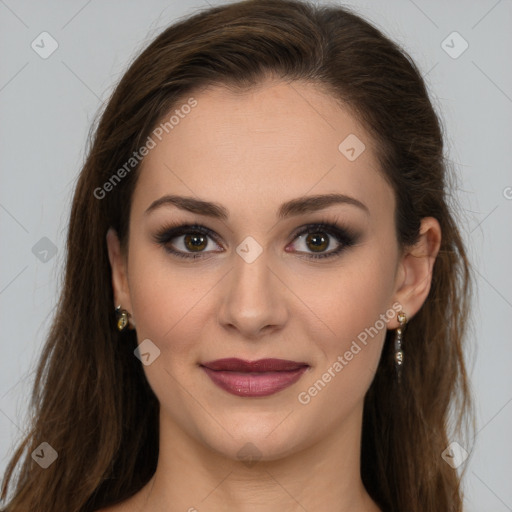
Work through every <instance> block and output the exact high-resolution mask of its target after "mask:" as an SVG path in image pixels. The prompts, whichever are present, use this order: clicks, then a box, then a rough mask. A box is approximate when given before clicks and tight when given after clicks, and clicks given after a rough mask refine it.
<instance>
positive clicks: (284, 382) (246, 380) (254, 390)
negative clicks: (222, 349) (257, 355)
mask: <svg viewBox="0 0 512 512" xmlns="http://www.w3.org/2000/svg"><path fill="white" fill-rule="evenodd" d="M201 368H202V369H203V371H204V372H205V373H206V375H208V377H210V379H211V380H212V382H213V383H214V384H216V385H217V386H218V387H220V388H221V389H223V390H224V391H227V392H228V393H231V394H233V395H236V396H245V397H258V396H269V395H273V394H274V393H277V392H278V391H281V390H283V389H285V388H287V387H289V386H291V385H292V384H294V383H295V382H297V381H298V380H299V379H300V378H301V376H302V375H303V373H304V372H305V371H306V370H307V369H308V368H309V365H308V364H307V363H304V362H297V361H288V360H285V359H258V360H256V361H245V360H243V359H237V358H227V359H216V360H215V361H208V362H206V363H202V364H201Z"/></svg>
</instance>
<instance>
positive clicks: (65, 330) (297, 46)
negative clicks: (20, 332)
mask: <svg viewBox="0 0 512 512" xmlns="http://www.w3.org/2000/svg"><path fill="white" fill-rule="evenodd" d="M268 75H272V76H275V77H278V78H280V79H282V80H285V81H289V82H292V81H294V80H302V81H307V82H309V83H312V84H316V85H317V86H318V88H319V89H321V90H323V91H325V92H327V93H328V94H330V95H331V96H332V97H334V98H336V99H337V100H339V102H340V105H344V106H345V107H346V108H349V109H350V111H351V112H352V113H353V114H354V115H355V117H356V118H357V120H358V121H359V122H360V123H362V125H363V126H364V127H365V129H366V131H367V133H368V134H369V136H370V137H372V139H373V140H374V141H375V145H376V148H377V150H376V151H377V155H376V156H377V158H378V161H379V164H380V169H379V171H380V172H382V174H383V176H384V177H385V178H386V179H387V181H388V183H389V184H390V185H391V187H392V189H393V191H394V194H395V197H396V205H397V206H396V211H395V224H396V236H397V243H398V244H399V246H400V247H401V248H405V247H407V246H408V245H410V244H413V243H414V242H415V241H416V240H417V237H418V232H419V227H420V221H421V219H422V218H423V217H427V216H432V217H435V218H436V219H437V220H438V221H439V223H440V226H441V230H442V241H441V247H440V251H439V254H438V256H437V258H436V261H435V264H434V267H433V275H432V284H431V289H430V292H429V295H428V297H427V299H426V301H425V303H424V305H423V306H422V308H421V309H420V310H419V311H418V313H417V314H416V315H415V316H414V317H413V318H412V319H411V321H410V322H409V323H408V325H407V329H406V330H405V333H404V350H405V352H406V361H405V364H404V367H403V372H402V381H401V384H400V386H399V384H398V383H397V380H396V378H395V374H394V367H393V332H392V331H388V332H387V333H386V339H385V343H384V347H383V351H382V357H381V359H380V362H379V366H378V368H377V371H376V375H375V378H374V380H373V382H372V384H371V386H370V388H369V390H368V392H367V394H366V396H365V403H364V414H363V426H362V446H361V477H362V480H363V483H364V485H365V487H366V489H367V491H368V493H369V494H370V495H371V497H372V498H373V499H374V500H375V501H376V503H377V504H378V505H379V506H380V507H381V508H382V510H383V511H385V512H388V511H389V512H391V511H393V512H398V511H399V512H420V511H421V512H440V511H442V512H460V511H461V510H462V502H463V496H462V485H461V478H462V477H461V475H460V474H458V473H457V472H456V471H455V470H454V469H452V467H451V466H450V465H448V464H447V463H446V462H445V461H444V460H443V458H442V457H441V454H442V452H443V450H444V449H445V448H446V447H447V446H448V445H449V443H450V442H451V441H452V440H453V439H454V438H453V437H450V436H451V435H452V434H453V433H455V434H456V433H462V432H463V431H466V429H467V428H468V426H470V425H472V426H473V428H474V420H473V414H472V411H473V402H472V399H471V394H470V388H469V384H468V377H467V370H466V367H467V363H465V354H466V350H465V348H464V343H465V342H464V340H465V338H466V333H467V327H468V321H469V318H470V317H469V311H470V296H471V284H472V282H473V277H472V273H471V268H470V264H469V261H468V258H467V254H466V250H465V247H464V243H463V241H462V238H461V234H460V230H459V228H458V222H457V220H456V219H457V215H456V213H457V212H456V209H455V207H456V203H454V202H453V193H452V192H453V190H452V188H451V186H452V181H453V180H452V179H451V178H452V177H453V170H452V169H451V168H450V166H449V165H448V163H447V159H446V156H445V155H444V145H443V133H442V129H441V123H440V120H439V118H438V115H437V114H436V112H435V110H434V108H433V105H432V102H431V100H430V99H429V95H428V92H427V90H426V86H425V83H424V80H423V78H422V76H421V74H420V72H419V70H418V69H417V67H416V65H415V64H414V62H413V61H412V60H411V58H410V57H409V56H408V55H407V54H406V52H405V51H404V50H402V49H401V48H399V47H398V46H397V45H396V44H395V43H394V42H392V41H390V39H388V37H386V36H385V35H384V34H383V33H382V32H381V31H380V30H379V29H377V28H376V27H374V26H373V25H371V24H370V23H368V22H367V21H365V20H364V19H362V18H361V17H359V16H358V15H356V14H355V13H353V12H351V11H350V10H348V9H347V8H344V7H340V6H334V5H327V4H325V5H313V4H311V3H306V2H303V1H299V0H297V1H296V0H256V1H255V0H246V1H240V2H236V3H231V4H226V5H221V6H215V7H212V8H208V9H207V10H203V11H199V12H196V13H194V14H193V15H191V16H189V17H186V18H184V19H180V20H178V21H177V22H175V23H174V24H173V25H171V26H169V27H168V28H166V29H165V30H164V31H163V32H162V33H161V34H160V35H158V36H157V37H156V38H155V39H154V41H152V42H151V43H150V44H149V45H148V46H147V48H146V49H145V50H144V51H143V52H142V53H141V54H140V56H138V57H137V58H136V59H135V60H134V61H133V63H132V64H131V65H130V67H129V69H128V71H127V72H126V73H125V74H124V76H123V77H122V79H121V80H120V82H119V84H118V85H117V87H116V88H115V90H114V91H113V93H112V95H111V97H110V100H109V101H108V103H107V104H106V106H105V108H104V110H103V113H102V114H101V117H100V118H99V122H98V123H96V126H95V127H94V128H93V129H94V131H93V132H91V133H92V136H91V138H90V144H89V146H88V153H87V158H86V160H85V163H84V165H83V168H82V170H81V173H80V176H79V178H78V181H77V185H76V189H75V192H74V197H73V203H72V207H71V215H70V219H69V226H68V233H67V243H66V261H65V269H64V275H63V282H62V290H61V294H60V297H59V302H58V305H57V309H56V313H55V317H54V319H53V323H52V325H51V328H50V330H49V332H48V335H47V339H46V343H45V346H44V348H43V350H42V354H41V359H40V362H39V364H38V367H37V372H36V377H35V383H34V388H33V393H32V400H31V408H30V412H31V414H30V417H31V420H30V425H29V427H28V430H27V432H28V434H27V435H26V437H24V438H23V439H22V441H21V442H20V444H19V446H18V447H17V449H16V451H15V453H14V455H13V457H12V459H11V460H10V462H9V464H8V467H7V471H6V474H5V477H4V479H3V483H2V494H1V497H2V500H3V502H4V504H5V507H6V508H4V511H6V512H28V511H37V512H55V511H63V512H64V511H65V512H93V511H95V510H97V509H98V508H102V507H105V506H108V505H112V504H115V503H118V502H120V501H122V500H125V499H127V498H129V497H130V496H132V495H133V494H135V493H136V492H137V491H139V490H140V489H141V488H142V487H143V486H144V485H145V484H146V483H147V482H148V481H149V479H150V478H151V476H152V475H153V473H154V472H155V469H156V464H157V457H158V434H159V425H158V415H159V403H158V400H157V398H156V396H155V395H154V393H153V391H152V390H151V388H150V386H149V384H148V382H147V380H146V377H145V374H144V372H143V370H142V365H141V364H140V361H139V360H138V359H137V358H136V357H134V354H133V351H134V349H135V348H136V346H137V340H136V331H134V330H131V331H128V332H123V333H120V332H118V331H117V329H116V319H115V315H114V308H113V300H114V299H113V291H112V284H111V283H112V281H111V268H110V264H109V259H108V253H107V246H106V241H105V236H106V233H107V230H108V229H109V227H113V228H115V229H116V231H117V233H118V235H119V237H120V240H121V243H122V248H123V250H124V251H126V249H127V236H128V222H129V213H130V205H131V198H132V194H133V190H134V187H135V184H136V181H137V176H138V171H139V167H140V164H138V165H137V166H135V167H134V168H133V170H131V171H130V172H129V173H126V176H123V179H122V180H119V182H118V183H117V182H116V183H115V186H113V187H111V188H112V190H110V191H109V192H108V193H106V194H103V196H104V197H100V198H99V197H98V193H97V192H96V193H95V191H97V190H99V189H101V188H102V187H104V184H105V183H107V182H108V181H109V179H111V177H112V175H113V174H114V173H116V171H117V170H118V169H120V168H122V166H123V165H124V164H125V163H126V162H127V161H128V160H129V159H130V157H131V156H132V155H133V153H134V152H136V151H138V150H139V148H140V147H141V146H143V145H144V143H145V141H146V140H147V138H148V136H149V135H150V133H151V132H152V130H153V129H154V128H155V126H158V123H159V122H161V120H162V119H165V118H166V116H167V117H168V116H169V112H171V111H172V109H173V108H175V107H176V106H177V105H178V104H179V102H180V101H182V100H183V98H186V97H189V96H190V95H191V93H192V92H193V91H197V90H200V89H201V88H203V87H206V86H209V85H223V86H226V87H229V88H230V89H232V90H235V91H236V90H240V91H244V90H247V89H249V88H251V87H253V86H255V85H258V83H260V82H261V80H262V79H263V77H265V76H268ZM469 419H472V420H473V421H469ZM455 434H453V435H455ZM461 435H462V434H461ZM456 439H458V438H456ZM43 441H44V442H47V443H49V444H50V445H51V446H52V447H53V448H54V449H55V450H56V452H57V453H58V458H57V460H56V461H55V462H54V463H53V464H52V465H51V466H50V467H48V468H47V469H42V468H41V467H40V466H39V465H38V464H36V463H35V462H34V460H33V459H32V457H31V453H32V452H33V451H34V450H35V449H36V447H38V446H39V445H40V443H41V442H43Z"/></svg>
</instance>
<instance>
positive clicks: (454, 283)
mask: <svg viewBox="0 0 512 512" xmlns="http://www.w3.org/2000/svg"><path fill="white" fill-rule="evenodd" d="M446 181H447V169H446V165H445V161H444V159H443V140H442V135H441V130H440V125H439V121H438V118H437V116H436V114H435V112H434V110H433V108H432V105H431V103H430V101H429V98H428V94H427V92H426V89H425V85H424V82H423V80H422V78H421V76H420V74H419V72H418V70H417V68H416V67H415V65H414V64H413V63H412V62H411V60H410V58H409V57H408V56H407V55H405V53H404V52H403V51H402V50H400V49H399V48H398V47H397V46H396V45H395V44H394V43H392V42H391V41H389V40H388V39H387V38H386V37H385V36H384V35H383V34H382V33H380V32H379V31H378V30H376V29H375V28H374V27H373V26H371V25H370V24H368V23H367V22H366V21H364V20H362V19H361V18H359V17H358V16H356V15H354V14H352V13H350V12H349V11H347V10H346V9H343V8H340V7H334V6H330V7H328V6H323V7H321V6H317V7H315V6H312V5H309V4H306V3H301V2H298V1H292V0H279V1H276V0H263V1H261V0H258V1H244V2H239V3H233V4H230V5H225V6H220V7H214V8H211V9H209V10H207V11H205V12H202V13H199V14H197V15H194V16H192V17H190V18H189V19H185V20H183V21H180V22H179V23H176V24H175V25H173V26H171V27H169V28H168V29H167V30H165V31H164V32H163V33H162V34H161V35H159V36H158V37H157V38H156V40H155V41H154V42H152V43H151V44H150V45H149V47H148V48H147V49H146V50H145V51H144V52H143V53H142V54H141V55H140V57H138V59H136V60H135V62H134V63H133V64H132V65H131V67H130V69H129V70H128V71H127V73H126V74H125V76H124V77H123V79H122V80H121V82H120V83H119V85H118V87H117V89H116V90H115V92H114V94H113V96H112V98H111V99H110V101H109V103H108V105H107V106H106V109H105V111H104V113H103V115H102V118H101V121H100V123H99V126H98V128H97V131H96V135H95V137H94V141H93V144H92V147H91V150H90V153H89V156H88V159H87V161H86V163H85V166H84V168H83V170H82V172H81V175H80V178H79V181H78V184H77V188H76V192H75V196H74V201H73V206H72V211H71V218H70V225H69V235H68V242H67V261H66V274H65V283H64V287H63V290H62V295H61V299H60V303H59V308H58V312H57V314H56V317H55V320H54V323H53V326H52V328H51V331H50V333H49V336H48V341H47V345H46V347H45V350H44V354H43V358H42V361H41V363H40V365H39V368H38V373H37V378H36V384H35V389H34V397H33V400H34V420H33V425H32V428H31V430H30V435H29V436H28V437H27V438H26V439H25V440H24V442H23V443H22V445H21V446H20V447H19V448H18V450H17V451H16V453H15V455H14V457H13V459H12V461H11V462H10V465H9V467H8V471H7V474H6V477H5V479H4V483H3V489H2V492H3V494H2V496H3V498H4V499H6V498H7V493H8V491H12V496H11V498H10V501H9V502H8V503H7V505H6V508H5V509H4V510H6V511H8V512H21V511H26V510H38V511H41V512H46V511H48V512H49V511H55V510H62V511H64V510H65V511H68V512H75V511H76V512H79V511H80V512H85V511H88V512H89V511H99V510H101V511H102V512H129V511H135V510H137V511H139V510H145V511H155V512H160V511H164V510H165V511H175V510H176V511H177V510H189V511H194V510H229V511H231V510H237V511H249V510H250V511H284V510H286V511H288V510H289V511H292V510H293V511H295V510H309V511H314V510H315V511H316V510H322V511H323V510H344V511H345V510H357V511H361V512H362V511H364V512H370V511H371V512H376V511H382V512H383V511H409V512H418V511H420V510H421V511H422V512H427V511H428V512H434V511H435V512H439V511H440V510H442V511H461V510H462V493H461V489H460V485H459V484H460V476H459V474H458V473H457V470H456V469H454V468H453V467H452V465H450V464H448V463H447V462H446V461H445V459H446V457H443V456H442V454H443V453H444V452H445V450H446V449H447V447H448V446H449V445H450V443H451V441H452V437H451V435H452V431H451V430H449V426H450V424H449V421H448V419H449V416H448V412H449V410H450V407H451V406H452V405H454V406H455V411H456V413H457V414H456V418H455V419H456V420H458V421H456V422H455V424H454V425H453V427H454V428H455V429H457V428H460V427H461V426H462V425H463V424H464V423H463V420H464V419H465V418H467V416H466V413H467V411H468V410H469V406H470V403H471V402H470V397H469V393H468V385H467V380H466V379H467V376H466V370H465V364H464V358H463V339H464V333H465V325H466V321H467V318H468V308H469V294H470V288H469V285H470V274H469V265H468V261H467V257H466V252H465V249H464V245H463V243H462V240H461V237H460V234H459V230H458V228H457V225H456V223H455V221H454V217H453V214H452V212H451V210H450V208H449V205H448V203H447V197H448V194H449V190H447V188H446ZM455 431H457V430H455ZM18 464H19V465H20V473H19V475H18V478H17V479H16V481H14V479H13V475H14V470H15V468H16V467H17V465H18ZM461 469H462V468H461Z"/></svg>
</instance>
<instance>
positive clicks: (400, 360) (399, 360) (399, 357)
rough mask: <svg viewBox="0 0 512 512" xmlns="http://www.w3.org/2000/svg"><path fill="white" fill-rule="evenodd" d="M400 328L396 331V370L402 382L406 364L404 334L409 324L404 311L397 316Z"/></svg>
mask: <svg viewBox="0 0 512 512" xmlns="http://www.w3.org/2000/svg"><path fill="white" fill-rule="evenodd" d="M397 319H398V322H399V323H400V327H398V328H397V329H396V331H395V368H396V373H397V377H398V382H399V383H400V380H401V371H402V366H403V364H404V351H403V350H402V334H403V329H404V327H405V324H406V323H407V317H406V316H405V313H404V312H403V311H400V312H399V313H398V315H397Z"/></svg>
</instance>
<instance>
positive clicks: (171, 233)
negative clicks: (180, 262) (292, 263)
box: [154, 220, 357, 260]
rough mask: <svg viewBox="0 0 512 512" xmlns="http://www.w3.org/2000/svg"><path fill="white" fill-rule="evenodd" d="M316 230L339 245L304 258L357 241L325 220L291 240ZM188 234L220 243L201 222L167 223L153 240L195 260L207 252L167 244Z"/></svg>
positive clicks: (321, 255) (329, 255)
mask: <svg viewBox="0 0 512 512" xmlns="http://www.w3.org/2000/svg"><path fill="white" fill-rule="evenodd" d="M317 232H320V233H327V234H328V235H329V236H332V237H333V238H334V239H335V240H336V241H337V242H338V243H339V244H340V245H339V247H338V248H336V249H334V250H331V251H330V252H328V253H318V254H314V253H307V254H308V255H307V256H305V257H306V258H310V259H322V258H332V257H336V256H339V255H340V253H341V252H342V251H344V250H345V249H346V248H348V247H351V246H353V245H354V244H355V243H356V242H357V235H356V234H355V233H353V232H352V231H351V230H350V229H348V228H346V227H342V226H340V225H337V224H335V223H332V222H330V221H327V220H326V221H320V222H315V223H312V224H307V225H306V226H303V227H302V228H300V229H299V230H298V231H297V232H296V233H295V234H294V237H293V241H294V240H295V239H297V238H299V237H300V236H302V235H308V234H311V233H317ZM188 234H201V235H206V236H208V237H210V238H212V239H213V240H214V241H215V242H216V243H217V244H218V245H221V244H220V243H219V241H218V239H217V236H216V235H215V234H214V232H213V231H212V230H210V229H209V228H207V227H205V226H202V225H201V224H178V225H172V224H170V225H169V224H168V225H166V226H165V227H163V228H162V229H161V230H160V231H159V232H158V233H156V234H155V236H154V240H155V242H156V243H157V244H159V245H162V246H163V247H164V249H165V250H166V251H167V252H168V253H170V254H172V255H174V256H177V257H179V258H185V259H189V260H190V259H192V260H195V259H198V258H203V257H205V254H207V253H205V252H202V253H196V254H194V253H184V252H182V251H176V250H174V249H171V248H170V247H169V246H168V245H167V244H168V243H169V242H170V241H171V240H173V239H175V238H178V237H179V236H182V235H188Z"/></svg>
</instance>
